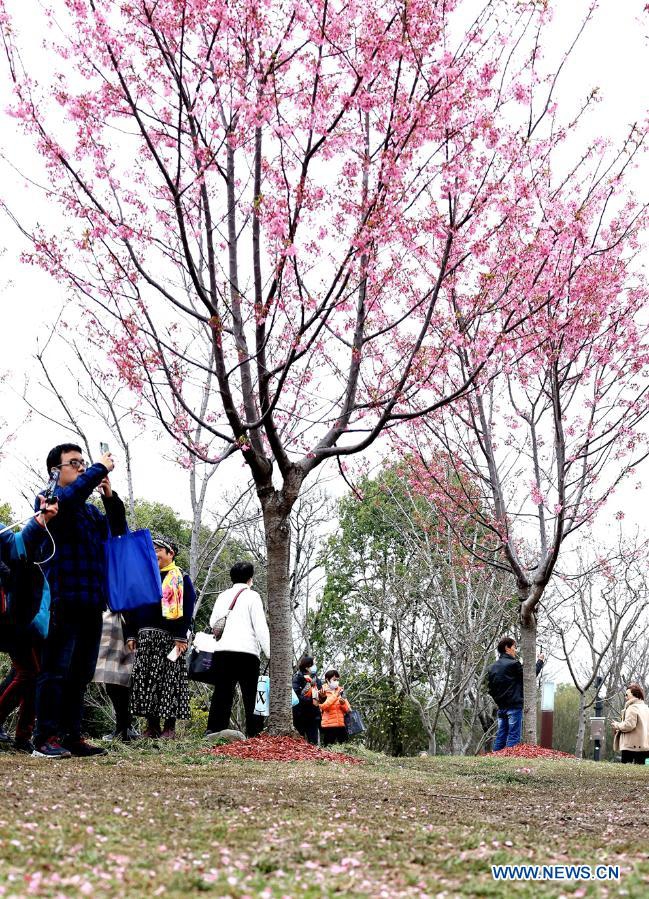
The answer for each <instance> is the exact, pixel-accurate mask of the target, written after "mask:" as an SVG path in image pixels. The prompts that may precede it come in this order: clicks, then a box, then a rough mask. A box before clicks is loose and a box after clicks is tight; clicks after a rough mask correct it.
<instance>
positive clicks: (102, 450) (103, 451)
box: [99, 443, 109, 456]
mask: <svg viewBox="0 0 649 899" xmlns="http://www.w3.org/2000/svg"><path fill="white" fill-rule="evenodd" d="M108 451H109V450H108V444H107V443H100V444H99V452H100V453H101V454H102V456H105V455H106V453H107V452H108Z"/></svg>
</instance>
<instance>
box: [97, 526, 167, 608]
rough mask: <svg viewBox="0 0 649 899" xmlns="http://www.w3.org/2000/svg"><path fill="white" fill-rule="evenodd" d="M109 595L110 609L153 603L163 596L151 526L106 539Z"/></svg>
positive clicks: (136, 606) (107, 596) (107, 587)
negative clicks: (147, 528)
mask: <svg viewBox="0 0 649 899" xmlns="http://www.w3.org/2000/svg"><path fill="white" fill-rule="evenodd" d="M104 558H105V560H106V598H107V599H108V605H109V607H110V610H111V612H124V611H129V610H130V609H137V608H139V607H140V606H148V605H154V604H155V603H159V602H160V601H161V599H162V583H161V581H160V569H159V568H158V559H157V557H156V554H155V550H154V548H153V540H152V539H151V532H150V531H148V530H145V529H143V530H139V531H127V532H126V533H125V534H122V535H121V536H120V537H109V538H108V540H106V542H105V543H104Z"/></svg>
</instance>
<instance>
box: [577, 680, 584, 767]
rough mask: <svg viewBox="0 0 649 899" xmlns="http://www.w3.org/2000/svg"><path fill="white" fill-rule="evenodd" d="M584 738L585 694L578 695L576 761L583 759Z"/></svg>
mask: <svg viewBox="0 0 649 899" xmlns="http://www.w3.org/2000/svg"><path fill="white" fill-rule="evenodd" d="M585 736H586V693H580V694H579V715H578V717H577V742H576V744H575V755H576V756H577V758H578V759H583V757H584V737H585Z"/></svg>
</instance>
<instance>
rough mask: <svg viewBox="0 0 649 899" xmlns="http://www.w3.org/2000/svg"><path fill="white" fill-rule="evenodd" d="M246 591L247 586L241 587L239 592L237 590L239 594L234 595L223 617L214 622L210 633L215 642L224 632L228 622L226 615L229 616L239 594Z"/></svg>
mask: <svg viewBox="0 0 649 899" xmlns="http://www.w3.org/2000/svg"><path fill="white" fill-rule="evenodd" d="M247 589H248V587H247V586H246V587H242V588H241V590H239V592H238V593H237V594H236V595H235V597H234V599H233V600H232V602H231V603H230V608H229V609H228V611H227V612H226V613H225V615H222V616H221V617H220V618H217V619H216V621H215V622H214V626H213V627H212V633H213V634H214V639H215V640H220V639H221V637H222V636H223V631H224V630H225V625H226V624H227V622H228V615H229V614H230V612H231V611H232V609H233V608H234V607H235V605H236V602H237V600H238V599H239V597H240V596H241V594H242V593H243V591H244V590H247Z"/></svg>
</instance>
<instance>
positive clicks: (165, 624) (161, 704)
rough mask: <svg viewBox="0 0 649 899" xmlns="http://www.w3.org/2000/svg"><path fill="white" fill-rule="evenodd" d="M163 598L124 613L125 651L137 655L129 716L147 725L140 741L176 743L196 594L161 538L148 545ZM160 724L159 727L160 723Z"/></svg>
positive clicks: (185, 707)
mask: <svg viewBox="0 0 649 899" xmlns="http://www.w3.org/2000/svg"><path fill="white" fill-rule="evenodd" d="M153 545H154V547H155V551H156V556H157V557H158V566H159V568H160V578H161V580H162V599H161V601H160V603H159V604H157V605H146V606H140V607H139V608H138V609H133V610H132V611H131V612H129V613H127V615H126V616H125V617H126V631H127V646H128V648H129V649H131V650H136V655H135V663H134V665H133V679H132V685H131V712H132V713H133V714H134V715H143V716H144V717H145V718H146V720H147V726H146V729H145V730H144V731H143V733H142V736H143V737H145V738H147V739H153V740H155V739H157V738H158V737H161V738H162V739H163V740H175V738H176V721H177V719H179V718H180V719H187V718H189V717H190V709H189V683H188V680H187V665H186V664H185V658H184V656H185V652H186V651H187V641H188V634H189V629H190V627H191V623H192V616H193V614H194V604H195V601H196V594H195V591H194V585H193V584H192V582H191V580H190V578H189V576H188V575H184V574H183V572H182V571H181V570H180V568H179V567H178V565H177V564H176V556H177V555H178V547H177V546H176V544H175V543H172V541H171V540H167V539H166V538H164V537H159V538H155V539H154V540H153ZM161 720H162V724H161Z"/></svg>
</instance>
